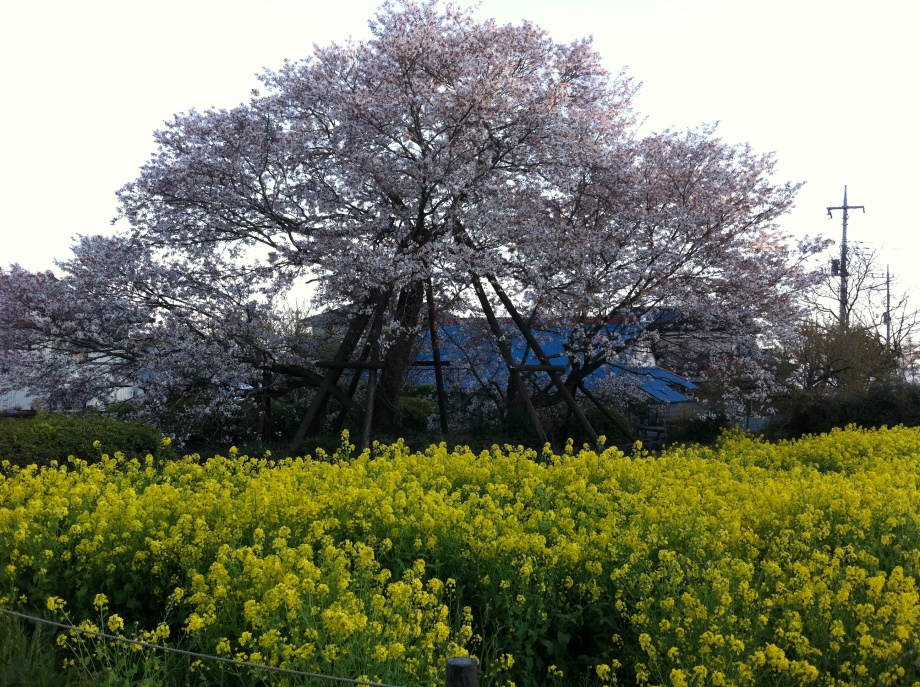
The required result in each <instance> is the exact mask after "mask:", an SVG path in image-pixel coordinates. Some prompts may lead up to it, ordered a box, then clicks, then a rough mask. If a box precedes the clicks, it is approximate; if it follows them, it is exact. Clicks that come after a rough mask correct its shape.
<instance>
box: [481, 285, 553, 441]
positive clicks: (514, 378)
mask: <svg viewBox="0 0 920 687" xmlns="http://www.w3.org/2000/svg"><path fill="white" fill-rule="evenodd" d="M473 288H474V289H475V290H476V295H477V296H478V297H479V303H480V304H481V305H482V311H483V313H485V316H486V321H487V322H488V323H489V327H490V328H491V330H492V334H493V335H494V336H495V342H496V343H497V344H498V350H499V351H501V354H502V358H504V360H505V367H507V368H508V374H510V375H511V383H512V384H513V385H514V388H515V390H516V391H517V393H518V395H520V397H521V399H522V400H523V401H524V407H525V408H526V409H527V416H528V417H529V418H530V423H531V424H532V425H533V428H534V431H536V433H537V438H538V439H539V440H540V443H541V444H545V443H546V432H544V431H543V425H541V424H540V418H539V417H538V416H537V411H536V409H535V408H534V407H533V403H532V402H531V400H530V394H528V393H527V388H526V387H525V386H524V380H522V379H521V373H520V372H518V371H517V369H516V366H515V364H514V358H512V357H511V347H510V346H509V345H508V342H507V341H506V340H505V335H504V334H503V333H502V328H501V327H500V326H499V324H498V320H496V319H495V312H494V311H493V310H492V306H491V305H490V304H489V299H488V298H487V297H486V292H485V289H483V288H482V282H480V281H479V277H477V276H476V275H475V274H474V275H473Z"/></svg>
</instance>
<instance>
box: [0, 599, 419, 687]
mask: <svg viewBox="0 0 920 687" xmlns="http://www.w3.org/2000/svg"><path fill="white" fill-rule="evenodd" d="M0 613H3V614H5V615H8V616H12V617H15V618H21V619H23V620H31V621H32V622H35V623H41V624H43V625H50V626H51V627H56V628H59V629H61V630H70V631H73V632H80V633H82V634H85V635H89V636H91V637H99V638H101V639H108V640H110V641H113V642H120V643H122V644H128V645H131V646H139V647H143V648H145V649H155V650H157V651H165V652H167V653H171V654H178V655H180V656H188V657H189V658H194V659H198V660H205V661H216V662H218V663H225V664H228V665H232V666H237V667H240V668H250V669H253V670H267V671H270V672H273V673H282V674H285V675H294V676H297V677H305V678H310V679H314V680H328V681H330V682H341V683H345V684H349V685H363V686H365V687H401V686H400V685H388V684H386V683H385V682H370V681H368V680H354V679H352V678H347V677H337V676H335V675H323V674H321V673H309V672H306V671H303V670H294V669H292V668H281V667H278V666H267V665H262V664H260V663H250V662H249V661H238V660H236V659H233V658H226V657H225V656H213V655H211V654H202V653H198V652H197V651H186V650H185V649H177V648H175V647H171V646H163V645H162V644H153V643H151V642H144V641H141V640H139V639H128V638H127V637H119V636H118V635H113V634H108V633H107V632H98V631H96V630H88V629H86V628H85V627H76V626H74V625H68V624H67V623H60V622H57V621H56V620H48V619H47V618H40V617H38V616H34V615H29V614H27V613H20V612H19V611H13V610H10V609H8V608H2V607H0Z"/></svg>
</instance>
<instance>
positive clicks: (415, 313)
mask: <svg viewBox="0 0 920 687" xmlns="http://www.w3.org/2000/svg"><path fill="white" fill-rule="evenodd" d="M424 302H425V283H424V282H423V281H414V282H412V283H411V284H409V285H408V286H406V287H405V288H404V289H402V291H400V293H399V300H398V301H397V303H396V312H395V314H394V315H395V318H396V321H397V322H398V323H399V333H398V334H397V335H396V338H395V339H394V340H393V341H392V342H391V343H390V346H389V348H388V349H387V352H386V356H384V359H383V370H381V376H380V385H379V388H378V389H377V406H376V408H375V409H374V418H375V424H376V425H377V426H378V427H380V428H381V429H384V430H389V431H394V430H398V429H399V405H400V395H401V394H402V392H403V387H404V386H405V383H406V375H407V374H408V372H409V367H410V366H411V363H412V346H413V345H414V344H415V340H416V338H417V337H418V332H417V331H416V327H417V325H418V318H419V313H421V310H422V306H423V304H424Z"/></svg>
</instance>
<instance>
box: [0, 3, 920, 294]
mask: <svg viewBox="0 0 920 687" xmlns="http://www.w3.org/2000/svg"><path fill="white" fill-rule="evenodd" d="M459 4H462V5H469V4H471V3H470V2H469V0H461V2H460V3H459ZM378 5H379V2H378V0H333V1H331V2H330V1H326V0H323V1H319V0H246V1H243V0H157V1H156V2H152V1H150V0H134V1H133V2H125V1H124V0H119V1H118V2H100V1H98V0H83V1H82V2H73V0H50V1H48V0H46V1H44V2H43V1H41V0H31V1H27V0H21V1H19V2H16V3H15V4H13V3H10V5H7V6H6V8H5V9H3V10H2V11H0V26H2V28H0V65H2V67H0V69H2V76H3V80H2V84H3V100H2V106H0V141H2V143H0V145H2V149H0V153H2V154H0V208H2V209H0V265H2V266H6V265H7V263H13V262H18V263H20V264H22V265H23V266H24V267H27V268H29V269H32V270H38V269H47V268H50V267H52V265H53V261H54V260H55V259H63V258H66V257H67V256H68V255H69V247H70V243H71V237H72V236H73V235H74V234H77V233H82V234H94V233H108V232H111V231H113V229H112V228H111V226H110V220H111V219H112V218H113V217H114V216H115V214H116V204H115V195H114V193H115V190H116V189H118V188H119V187H120V186H121V185H123V184H124V183H126V182H128V181H130V180H132V179H133V178H135V177H136V176H137V171H138V168H139V167H140V165H141V164H143V162H144V161H145V160H146V159H147V158H148V157H149V156H150V154H151V153H152V152H153V141H152V137H151V134H152V132H153V131H154V130H155V129H156V128H158V127H160V126H161V124H162V123H163V121H164V120H166V119H168V118H169V117H170V116H171V115H172V114H173V113H176V112H181V111H185V110H188V109H190V108H193V107H194V108H197V109H199V110H204V109H207V108H209V107H212V106H216V107H232V106H234V105H236V104H238V103H240V102H243V101H246V100H248V97H249V91H250V89H251V88H253V87H255V86H257V83H256V80H255V78H254V74H255V73H256V72H259V71H261V70H262V68H263V67H268V68H270V69H275V68H277V67H279V66H280V65H281V63H282V61H283V60H284V58H291V59H298V58H301V57H304V56H306V55H308V54H310V53H311V52H312V46H313V45H314V43H316V44H320V45H326V44H328V43H330V42H332V41H343V40H345V39H346V38H347V37H348V36H354V37H355V38H358V39H363V38H365V37H367V36H368V29H367V21H368V19H370V18H371V17H372V16H373V14H374V11H375V9H376V8H377V6H378ZM479 14H480V16H482V17H483V18H485V17H490V16H491V17H495V18H497V19H498V20H500V21H502V22H518V21H520V20H521V19H522V18H526V19H530V20H532V21H534V22H535V23H537V24H538V25H540V26H542V27H543V28H544V29H546V30H548V31H549V32H550V34H551V35H552V36H553V38H555V39H556V40H560V41H569V40H573V39H575V38H580V37H583V36H586V35H593V36H594V39H595V47H596V48H597V49H598V51H599V52H600V53H601V54H602V55H603V58H604V61H605V64H606V66H607V68H608V69H609V70H610V71H612V72H617V71H619V70H620V69H621V68H622V67H627V68H628V70H629V73H630V74H631V75H632V76H633V77H634V78H636V79H637V80H639V81H642V82H643V84H644V85H643V88H642V90H641V92H640V95H639V97H638V99H637V101H636V107H637V109H638V110H639V112H640V113H642V114H644V115H646V116H647V117H648V121H647V126H648V127H649V128H650V129H653V130H657V129H662V128H666V127H676V128H686V127H692V126H696V125H698V124H701V123H704V122H714V121H719V122H721V125H720V132H721V135H722V137H723V138H724V139H726V140H727V141H731V142H745V141H747V142H750V143H751V144H752V145H753V146H754V148H755V150H758V151H763V152H766V151H775V152H776V153H777V156H778V159H779V163H780V164H779V173H780V177H781V178H783V179H789V180H795V181H805V182H807V185H806V187H805V188H804V189H803V191H802V192H801V193H800V195H799V198H798V202H797V207H796V209H795V210H794V211H793V213H791V214H790V215H788V216H787V217H786V218H785V219H784V221H783V227H784V228H785V229H786V230H787V231H788V232H790V233H794V234H806V233H810V234H815V233H822V234H824V235H826V236H829V237H832V238H834V239H835V240H839V237H840V213H839V212H838V213H835V216H834V219H833V220H829V219H827V212H826V208H827V206H836V205H840V204H841V202H842V200H843V187H844V184H847V185H848V186H849V201H850V203H851V204H854V205H865V206H866V214H861V213H860V214H855V215H853V216H852V217H851V221H850V225H849V238H850V239H851V240H856V241H865V242H867V243H869V245H870V247H872V248H875V249H876V250H878V251H879V252H880V255H881V261H882V265H881V266H882V269H884V265H885V264H890V265H891V269H892V272H893V273H894V274H895V275H896V277H898V278H899V279H900V281H901V282H902V284H903V286H904V287H910V288H911V289H912V290H913V291H916V290H917V289H920V267H918V266H916V265H915V264H914V263H915V262H916V260H917V254H918V251H920V235H918V234H920V231H918V230H920V219H918V217H920V207H918V206H917V203H916V200H917V196H918V194H917V190H918V182H920V172H918V165H920V142H918V141H920V135H918V131H917V128H918V123H920V117H918V115H920V112H918V109H920V108H918V104H917V103H918V96H917V90H918V82H920V78H918V74H920V40H918V39H917V35H916V31H917V28H918V26H920V3H917V2H915V1H914V0H874V1H873V2H866V1H865V0H862V1H859V2H857V1H855V0H521V1H519V0H482V2H481V4H480V8H479ZM914 298H915V299H916V300H920V295H916V296H915V297H914Z"/></svg>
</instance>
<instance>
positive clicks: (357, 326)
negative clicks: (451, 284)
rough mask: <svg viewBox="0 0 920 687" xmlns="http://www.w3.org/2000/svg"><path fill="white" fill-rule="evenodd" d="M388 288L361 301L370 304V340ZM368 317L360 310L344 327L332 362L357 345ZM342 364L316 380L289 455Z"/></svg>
mask: <svg viewBox="0 0 920 687" xmlns="http://www.w3.org/2000/svg"><path fill="white" fill-rule="evenodd" d="M391 293H392V292H391V291H387V292H385V293H381V292H379V291H374V292H373V293H372V294H371V295H370V296H368V298H367V300H366V301H365V303H364V304H365V306H369V305H371V304H373V305H374V314H373V320H374V326H373V327H372V328H371V329H372V332H371V336H370V337H369V338H370V339H372V340H373V341H376V338H375V337H374V335H373V330H374V329H375V328H376V331H377V334H378V336H379V333H380V328H379V327H378V323H379V322H380V321H381V320H382V319H383V312H384V310H385V308H386V306H387V303H389V301H390V295H391ZM370 321H371V316H370V315H367V314H366V313H362V314H360V315H358V316H357V317H355V318H354V319H353V320H351V322H349V324H348V331H347V332H346V333H345V337H344V338H343V339H342V343H340V344H339V348H338V350H337V351H336V352H335V357H334V358H333V361H335V362H340V363H341V362H344V361H346V360H347V359H348V358H349V357H350V356H351V354H352V352H353V351H354V350H355V347H356V346H357V345H358V342H359V341H360V340H361V335H362V334H364V330H365V329H367V325H368V322H370ZM344 369H345V368H343V367H332V368H329V371H328V372H327V373H326V375H325V376H324V377H323V381H322V384H320V386H319V389H317V390H316V396H314V397H313V401H312V403H310V407H309V408H308V409H307V412H306V413H305V414H304V416H303V420H301V422H300V426H299V427H298V428H297V433H296V434H295V435H294V438H293V439H292V440H291V447H290V449H288V451H289V453H290V454H291V455H292V456H293V455H295V454H296V452H297V450H298V449H299V448H300V445H301V444H302V443H303V440H304V438H305V437H306V436H307V432H309V431H310V430H311V429H312V428H313V427H314V426H315V425H316V423H317V421H318V419H319V417H320V416H321V415H322V414H323V412H324V410H325V408H326V402H327V401H328V399H329V396H330V394H331V391H332V389H333V388H334V387H335V386H336V385H337V384H338V382H339V378H340V377H341V376H342V371H343V370H344Z"/></svg>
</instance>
